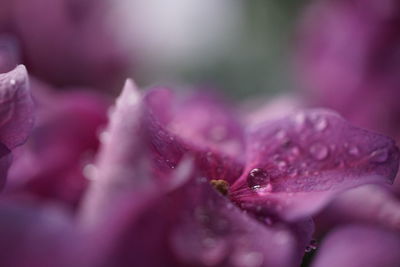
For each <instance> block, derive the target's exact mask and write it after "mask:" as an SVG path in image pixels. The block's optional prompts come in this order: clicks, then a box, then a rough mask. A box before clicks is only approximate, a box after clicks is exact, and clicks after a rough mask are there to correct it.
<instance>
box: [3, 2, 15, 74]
mask: <svg viewBox="0 0 400 267" xmlns="http://www.w3.org/2000/svg"><path fill="white" fill-rule="evenodd" d="M2 7H3V6H2ZM18 52H19V51H18V44H17V40H16V39H15V38H13V37H12V36H10V35H4V34H3V35H0V73H3V72H9V71H11V70H12V69H14V68H15V66H17V64H18V63H19V53H18Z"/></svg>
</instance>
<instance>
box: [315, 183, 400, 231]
mask: <svg viewBox="0 0 400 267" xmlns="http://www.w3.org/2000/svg"><path fill="white" fill-rule="evenodd" d="M316 221H317V225H318V226H319V227H318V228H319V229H318V231H319V234H323V233H325V232H326V231H328V230H329V229H331V228H333V227H335V226H337V225H341V224H349V223H363V224H372V225H377V226H379V227H381V228H382V227H386V228H389V229H392V230H397V231H398V230H400V201H399V199H398V198H397V197H396V196H395V194H394V193H393V192H392V191H391V190H389V189H388V188H386V187H383V186H378V185H365V186H360V187H357V188H354V189H352V190H349V191H346V192H344V193H343V194H340V195H339V196H338V197H337V198H336V199H335V200H333V201H332V202H331V203H330V204H329V205H328V206H327V207H326V208H324V209H323V210H322V212H321V213H320V214H319V215H318V216H317V218H316Z"/></svg>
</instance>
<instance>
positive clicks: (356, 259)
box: [312, 225, 400, 267]
mask: <svg viewBox="0 0 400 267" xmlns="http://www.w3.org/2000/svg"><path fill="white" fill-rule="evenodd" d="M399 251H400V236H399V235H398V233H394V232H388V231H385V230H382V229H379V228H373V227H365V226H356V225H354V226H349V227H344V228H339V229H337V230H335V231H334V232H332V233H331V234H330V235H328V237H327V238H326V239H325V241H324V242H323V243H322V246H321V247H320V248H319V252H318V254H317V257H316V259H315V261H314V262H313V264H312V266H313V267H334V266H335V267H336V266H351V267H376V266H385V267H397V266H399V263H400V254H399Z"/></svg>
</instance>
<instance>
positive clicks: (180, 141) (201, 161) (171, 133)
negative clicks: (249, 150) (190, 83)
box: [145, 89, 244, 181]
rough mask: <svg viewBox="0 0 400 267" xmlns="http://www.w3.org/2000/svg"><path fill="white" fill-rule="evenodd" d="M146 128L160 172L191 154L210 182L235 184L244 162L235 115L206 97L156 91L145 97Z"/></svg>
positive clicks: (161, 90) (239, 131)
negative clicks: (221, 180)
mask: <svg viewBox="0 0 400 267" xmlns="http://www.w3.org/2000/svg"><path fill="white" fill-rule="evenodd" d="M145 102H146V103H145V105H146V107H145V108H146V114H145V116H146V118H145V120H146V127H147V129H148V135H149V138H150V142H151V144H152V150H153V152H154V156H155V161H156V162H157V163H158V168H159V169H160V170H161V172H165V171H168V170H170V169H171V168H174V167H175V166H176V165H177V164H178V163H179V161H180V160H181V158H182V157H183V155H185V154H187V153H190V154H192V155H193V157H194V158H195V162H196V165H198V166H199V167H200V169H201V170H203V172H204V174H203V175H204V176H206V177H207V178H209V179H224V180H227V181H234V180H235V179H236V178H237V177H238V176H239V175H240V173H241V170H242V165H243V160H244V154H243V151H244V141H243V130H242V127H241V125H240V123H239V122H238V121H237V119H236V117H235V115H234V113H232V112H231V110H230V109H229V108H228V107H226V105H225V104H223V103H222V102H220V101H218V100H216V99H214V98H213V97H211V96H208V95H206V94H203V95H201V94H198V95H196V94H194V95H191V96H186V97H182V96H181V97H179V96H175V95H174V94H173V93H172V92H171V91H169V90H167V89H155V90H152V91H150V92H149V93H148V94H147V95H146V97H145Z"/></svg>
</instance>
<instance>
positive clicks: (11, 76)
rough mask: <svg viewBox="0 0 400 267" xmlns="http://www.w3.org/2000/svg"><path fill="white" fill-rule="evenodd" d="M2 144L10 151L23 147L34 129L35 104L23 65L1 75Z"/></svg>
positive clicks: (0, 115)
mask: <svg viewBox="0 0 400 267" xmlns="http://www.w3.org/2000/svg"><path fill="white" fill-rule="evenodd" d="M0 92H1V94H0V142H2V143H3V144H4V145H6V146H7V147H8V148H9V149H13V148H14V147H16V146H19V145H22V144H23V143H24V142H25V141H26V139H27V138H28V135H29V133H30V131H31V129H32V127H33V121H34V114H33V109H34V108H33V102H32V98H31V93H30V89H29V82H28V74H27V72H26V69H25V67H24V66H23V65H19V66H17V67H16V68H15V69H14V70H12V71H10V72H8V73H4V74H0Z"/></svg>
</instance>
